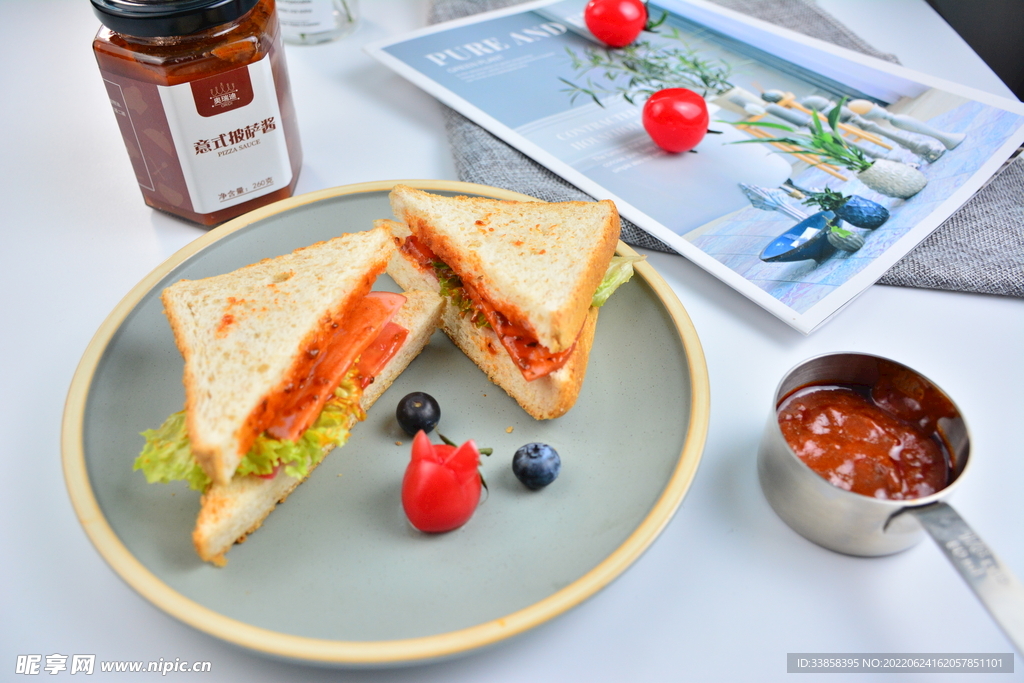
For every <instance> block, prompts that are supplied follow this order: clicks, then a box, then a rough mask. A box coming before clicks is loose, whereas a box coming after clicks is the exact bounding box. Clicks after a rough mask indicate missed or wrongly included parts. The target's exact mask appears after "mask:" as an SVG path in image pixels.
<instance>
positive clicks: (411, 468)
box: [402, 430, 482, 533]
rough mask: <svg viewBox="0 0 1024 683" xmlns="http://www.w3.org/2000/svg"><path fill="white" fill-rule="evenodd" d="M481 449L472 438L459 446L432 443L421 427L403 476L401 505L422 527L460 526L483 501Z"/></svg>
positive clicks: (436, 530)
mask: <svg viewBox="0 0 1024 683" xmlns="http://www.w3.org/2000/svg"><path fill="white" fill-rule="evenodd" d="M479 465H480V451H479V450H477V447H476V444H475V443H474V442H473V441H472V440H469V441H467V442H466V443H464V444H462V445H461V446H459V447H455V446H451V445H449V444H443V443H442V444H432V443H430V438H429V437H428V436H427V434H426V432H424V431H423V430H420V431H419V432H417V433H416V436H415V437H413V440H412V460H411V461H410V462H409V465H408V467H407V468H406V470H405V477H404V478H403V479H402V507H403V508H404V509H405V516H406V517H408V518H409V522H410V523H412V525H413V526H414V527H416V528H417V529H419V530H420V531H425V532H428V533H440V532H444V531H451V530H452V529H457V528H459V527H460V526H462V525H463V524H465V523H466V522H468V521H469V518H470V517H472V516H473V512H474V511H475V510H476V506H477V504H478V503H479V502H480V489H481V486H482V480H481V478H480V471H479V470H478V469H477V468H478V467H479Z"/></svg>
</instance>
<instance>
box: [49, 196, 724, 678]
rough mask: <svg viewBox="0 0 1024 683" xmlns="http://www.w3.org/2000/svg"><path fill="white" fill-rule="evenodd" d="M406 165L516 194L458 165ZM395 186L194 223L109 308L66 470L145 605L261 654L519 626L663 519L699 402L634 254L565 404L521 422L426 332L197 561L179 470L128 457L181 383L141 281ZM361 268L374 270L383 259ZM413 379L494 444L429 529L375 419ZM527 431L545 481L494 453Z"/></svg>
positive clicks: (304, 233) (681, 473)
mask: <svg viewBox="0 0 1024 683" xmlns="http://www.w3.org/2000/svg"><path fill="white" fill-rule="evenodd" d="M405 182H406V183H407V184H410V185H414V186H416V187H420V188H422V189H426V190H430V191H437V192H445V193H461V194H478V195H485V196H492V197H497V198H501V199H528V198H527V197H523V196H522V195H517V194H515V193H511V192H508V191H505V190H498V189H495V188H489V187H484V186H480V185H470V184H466V183H455V182H442V181H405ZM393 185H394V183H393V182H378V183H367V184H362V185H352V186H346V187H341V188H335V189H331V190H325V191H322V192H317V193H313V194H309V195H304V196H301V197H295V198H292V199H290V200H286V201H283V202H279V203H277V204H273V205H271V206H269V207H266V208H264V209H261V210H258V211H255V212H253V213H251V214H248V215H246V216H243V217H241V218H239V219H236V220H234V221H232V222H230V223H227V224H225V225H223V226H221V227H220V228H217V229H216V230H213V231H211V232H210V233H208V234H207V235H204V236H203V237H201V238H200V239H198V240H196V241H195V242H193V243H192V244H190V245H189V246H188V247H186V248H185V249H183V250H181V251H180V252H178V253H177V254H175V255H174V256H173V257H171V258H170V259H169V260H168V261H167V262H166V263H164V264H163V265H161V266H160V267H159V268H157V269H156V270H155V271H154V272H153V273H151V274H150V275H149V276H148V277H146V279H144V280H143V281H142V282H141V283H139V285H137V286H136V287H135V289H133V290H132V291H131V292H130V293H129V294H128V296H127V297H125V299H124V300H123V301H122V302H121V303H120V304H119V305H118V306H117V308H116V309H115V310H114V311H113V312H112V313H111V314H110V316H109V318H108V319H107V320H106V321H105V322H104V323H103V325H102V327H101V328H100V329H99V331H98V332H97V333H96V336H95V338H94V339H93V340H92V342H91V343H90V345H89V347H88V349H87V350H86V353H85V356H84V357H83V359H82V361H81V364H80V366H79V368H78V371H77V373H76V375H75V378H74V380H73V382H72V385H71V389H70V392H69V396H68V402H67V407H66V410H65V416H64V424H63V436H62V449H63V457H64V471H65V477H66V479H67V483H68V488H69V491H70V494H71V499H72V502H73V504H74V507H75V510H76V512H77V514H78V516H79V519H80V521H81V523H82V525H83V526H84V527H85V530H86V532H87V533H88V535H89V537H90V539H91V540H92V542H93V543H94V544H95V545H96V547H97V549H98V550H99V551H100V553H101V554H102V555H103V557H104V558H105V559H106V560H107V562H108V563H110V565H111V566H112V567H113V568H114V570H115V571H116V572H117V573H118V574H120V575H121V576H122V577H123V578H124V579H125V580H126V581H127V582H128V583H129V584H130V585H131V586H132V587H133V588H135V590H137V591H138V592H139V593H141V594H142V595H143V596H144V597H146V598H147V599H148V600H150V601H151V602H153V603H154V604H155V605H157V606H158V607H160V608H161V609H163V610H165V611H166V612H168V613H169V614H172V615H174V616H175V617H177V618H178V619H181V620H182V621H184V622H185V623H187V624H189V625H191V626H193V627H195V628H197V629H200V630H202V631H205V632H207V633H210V634H211V635H214V636H217V637H219V638H222V639H224V640H227V641H229V642H232V643H235V644H238V645H241V646H244V647H248V648H252V649H253V650H256V651H259V652H262V653H265V654H270V655H274V656H280V657H287V658H295V659H301V660H307V661H320V662H329V663H335V664H340V665H374V664H376V665H388V664H396V663H401V662H412V661H424V660H430V659H435V658H441V657H447V656H452V655H455V654H458V653H462V652H466V651H468V650H471V649H474V648H478V647H481V646H484V645H488V644H491V643H494V642H497V641H500V640H502V639H504V638H507V637H510V636H512V635H515V634H517V633H521V632H522V631H524V630H526V629H529V628H532V627H533V626H536V625H537V624H540V623H542V622H544V621H546V620H548V619H550V618H552V617H554V616H556V615H558V614H560V613H562V612H564V611H565V610H567V609H570V608H571V607H573V606H574V605H576V604H578V603H580V602H581V601H582V600H584V599H586V598H587V597H589V596H591V595H593V594H594V593H595V592H597V591H598V590H600V589H601V588H602V587H604V586H605V585H607V584H608V582H609V581H611V580H612V579H614V578H615V577H616V576H618V575H619V574H620V573H621V572H622V571H624V570H625V569H626V568H627V567H628V566H629V565H630V564H631V563H632V562H633V561H634V560H635V559H636V558H637V557H638V556H639V555H640V554H641V553H642V552H643V550H644V549H645V548H646V547H647V546H648V545H649V544H650V543H651V542H652V541H653V540H654V539H655V538H656V537H657V535H658V534H659V533H660V531H661V529H662V528H663V527H664V526H665V524H666V523H667V522H668V521H669V519H670V518H671V516H672V514H673V513H674V512H675V510H676V508H677V507H678V506H679V504H680V502H682V499H683V496H684V495H685V493H686V490H687V488H688V487H689V485H690V482H691V481H692V480H693V476H694V474H695V472H696V470H697V464H698V462H699V461H700V456H701V451H702V449H703V446H704V440H705V436H706V432H707V425H708V410H709V397H708V380H707V368H706V366H705V364H704V357H703V354H702V351H701V348H700V342H699V341H698V339H697V335H696V332H695V331H694V329H693V326H692V324H691V323H690V320H689V318H688V317H687V315H686V312H685V311H684V310H683V307H682V305H681V304H680V303H679V301H678V299H677V298H676V297H675V295H674V294H673V293H672V291H671V289H670V288H669V287H668V286H667V285H666V283H665V282H664V281H663V280H662V279H661V278H660V277H659V276H658V275H657V273H655V272H654V270H653V269H652V268H650V267H649V266H647V265H646V264H640V267H639V268H638V273H639V277H634V279H633V280H632V281H631V282H630V283H628V284H626V285H625V286H623V287H622V288H620V289H619V291H618V292H616V294H615V295H614V296H613V297H612V298H611V300H610V301H609V302H608V303H607V304H606V305H605V306H604V308H603V309H602V310H601V317H600V320H599V322H598V331H597V338H596V341H595V344H594V347H593V351H592V353H591V358H590V366H589V370H588V373H587V378H586V381H585V383H584V385H583V391H582V393H581V395H580V397H579V400H578V402H577V404H576V406H575V407H574V408H573V409H572V410H571V411H570V412H569V413H568V414H567V415H566V416H564V417H562V418H559V419H557V420H552V421H546V422H537V421H534V420H533V419H532V418H530V417H529V416H528V415H526V413H524V412H523V411H522V410H521V409H520V408H519V407H518V405H516V404H515V402H514V401H512V400H511V399H510V398H509V397H508V396H506V395H505V394H504V393H503V392H502V391H501V390H500V389H498V388H497V387H496V386H494V385H492V384H491V383H490V382H489V381H488V380H487V379H486V377H485V376H484V374H483V373H482V372H480V370H479V369H477V367H476V366H475V365H474V364H473V363H472V362H471V361H470V360H469V359H467V358H466V357H465V356H463V355H462V353H460V352H459V351H458V349H456V348H455V347H454V346H453V345H452V344H451V342H449V341H448V339H447V338H446V337H445V336H444V335H443V334H442V333H440V332H438V333H436V334H435V335H434V337H433V338H432V340H431V342H430V344H429V345H428V347H427V349H426V350H425V351H424V352H423V354H422V355H421V356H420V357H419V358H417V359H416V360H415V361H414V362H413V364H412V365H411V366H410V367H409V369H408V370H406V372H404V373H403V374H402V376H401V377H400V378H399V379H398V380H397V381H396V382H395V384H394V385H393V386H392V387H391V389H390V390H389V391H388V392H387V393H386V394H385V395H384V396H383V397H382V398H381V399H380V400H379V401H378V402H377V404H376V405H375V406H374V407H373V408H372V409H371V410H370V414H369V417H368V418H367V420H366V421H365V422H364V423H362V424H360V425H358V426H357V427H356V428H355V430H354V431H353V435H352V438H351V440H350V441H349V443H348V444H347V445H346V446H344V447H343V448H341V449H338V450H336V451H335V452H333V453H332V454H331V455H330V456H329V457H328V458H327V459H326V460H325V461H324V463H323V464H322V465H321V466H320V468H319V469H317V471H316V473H315V474H314V475H313V476H311V477H310V479H309V481H307V482H305V483H304V484H303V485H302V486H300V487H299V488H298V489H297V490H296V491H295V492H294V493H293V494H292V495H291V497H289V498H288V500H287V502H286V503H285V504H283V505H281V506H279V507H278V509H277V510H276V511H275V512H274V513H273V514H271V515H270V517H268V518H267V520H266V522H265V523H264V524H263V526H262V528H260V529H259V531H257V532H256V533H255V534H253V535H252V536H251V537H250V538H249V540H248V541H247V542H246V543H244V544H242V545H239V546H235V547H234V549H232V550H231V552H230V553H228V556H227V557H228V565H227V566H226V567H225V568H222V569H218V568H216V567H213V566H211V565H208V564H204V563H202V562H200V561H199V559H198V558H197V557H196V554H195V552H194V551H193V549H192V546H191V531H192V526H193V523H194V521H195V515H196V512H197V510H198V494H197V493H196V492H194V491H190V490H188V489H187V487H186V486H185V485H184V484H180V485H149V484H146V482H145V479H144V478H143V476H142V475H141V474H140V473H138V472H133V471H132V462H133V460H134V458H135V456H136V454H137V453H138V451H139V449H140V448H141V445H142V439H141V437H139V432H140V431H142V430H144V429H147V428H151V427H156V426H157V425H159V424H160V423H161V422H162V421H163V419H164V418H165V417H166V416H167V415H169V414H170V413H172V412H174V411H176V410H179V409H180V408H181V405H182V402H183V400H184V392H183V389H182V385H181V373H182V361H181V358H180V356H179V355H178V352H177V350H176V349H175V346H174V341H173V337H172V335H171V331H170V329H169V328H168V326H167V322H166V320H165V319H164V317H163V314H162V308H161V304H160V299H159V294H160V291H161V290H162V289H163V287H164V286H166V285H167V284H169V283H171V282H174V281H176V280H178V279H179V278H182V277H187V278H198V277H206V276H209V275H215V274H218V273H223V272H227V271H229V270H233V269H235V268H238V267H240V266H242V265H245V264H247V263H252V262H254V261H257V260H259V259H261V258H265V257H270V256H276V255H278V254H282V253H286V252H289V251H291V250H292V249H294V248H296V247H300V246H304V245H307V244H310V243H312V242H315V241H318V240H322V239H327V238H329V237H332V236H334V235H336V234H338V233H340V232H344V231H354V230H362V229H367V228H369V227H370V225H371V221H372V220H373V219H375V218H388V217H390V213H391V212H390V208H389V205H388V190H389V189H390V188H391V187H392V186H393ZM620 250H621V251H631V250H629V247H627V246H625V245H620ZM378 287H381V288H389V287H390V288H394V284H393V283H392V282H391V281H390V279H389V278H388V277H387V276H382V277H381V278H380V280H378ZM415 390H424V391H427V392H429V393H431V394H433V395H434V396H435V397H436V398H437V399H438V400H439V402H440V404H441V406H442V411H443V416H442V421H441V429H442V430H443V433H444V434H445V435H446V436H449V437H450V438H453V439H455V440H459V441H461V440H465V439H469V438H473V439H475V440H476V441H477V443H478V444H479V445H481V446H491V447H493V448H494V455H493V456H491V457H490V458H485V459H484V460H485V461H484V463H483V468H482V469H483V473H484V475H485V476H486V479H487V481H488V483H489V485H490V494H489V496H488V497H487V498H486V500H485V501H484V502H483V503H482V504H481V505H480V507H479V508H478V509H477V511H476V514H475V515H474V517H473V518H472V520H470V522H469V523H468V524H466V525H465V526H464V527H462V528H461V529H458V530H456V531H454V532H451V533H448V534H441V535H424V534H421V533H419V532H417V531H415V530H413V529H412V528H411V527H410V526H409V524H408V523H407V522H406V520H405V517H404V515H403V512H402V508H401V504H400V500H399V498H400V496H399V491H400V485H401V480H402V474H403V472H404V470H405V466H406V463H407V462H408V459H409V438H408V437H407V436H405V435H404V434H403V433H401V432H400V430H399V429H398V427H397V425H396V424H395V420H394V406H395V404H396V403H397V402H398V399H399V398H401V397H402V396H404V395H405V394H406V393H408V392H410V391H415ZM396 441H402V442H403V444H402V445H397V444H396ZM530 441H544V442H547V443H550V444H552V445H553V446H554V447H555V448H556V449H557V450H558V452H559V453H560V454H561V456H562V473H561V475H560V476H559V478H558V480H557V481H556V482H555V483H554V484H552V485H551V486H550V487H549V488H547V489H545V490H543V491H540V492H530V491H528V490H527V489H526V488H524V487H523V486H522V485H521V484H520V483H519V482H518V481H517V480H516V479H515V477H514V475H513V474H512V470H511V461H512V454H513V453H514V452H515V450H516V449H517V448H518V447H519V446H520V445H522V444H525V443H528V442H530Z"/></svg>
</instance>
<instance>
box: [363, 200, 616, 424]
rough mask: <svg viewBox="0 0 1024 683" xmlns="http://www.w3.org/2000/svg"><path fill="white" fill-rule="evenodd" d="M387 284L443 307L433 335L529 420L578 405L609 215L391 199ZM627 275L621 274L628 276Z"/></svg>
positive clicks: (609, 248) (592, 209) (610, 227)
mask: <svg viewBox="0 0 1024 683" xmlns="http://www.w3.org/2000/svg"><path fill="white" fill-rule="evenodd" d="M391 208H392V212H393V213H394V215H395V218H396V219H397V221H390V220H382V221H378V222H377V225H378V226H383V227H387V229H388V230H389V231H390V232H391V234H392V236H393V237H394V239H395V243H396V245H397V246H398V249H397V251H396V253H395V255H394V256H393V257H392V259H391V262H390V264H389V265H388V274H389V275H391V277H392V278H394V280H395V281H396V282H398V283H399V285H400V286H402V287H404V288H416V289H427V288H429V289H430V290H432V291H436V292H439V293H440V294H442V295H444V296H445V298H446V305H445V309H444V312H443V314H442V320H441V326H442V329H444V331H445V333H446V334H447V335H448V336H449V337H451V339H452V340H453V341H454V342H455V344H456V345H457V346H458V347H459V348H460V349H461V350H462V351H463V352H464V353H465V354H466V355H467V356H469V357H470V358H471V359H472V360H473V361H474V362H475V363H476V364H477V365H478V366H479V367H480V368H481V369H482V370H483V371H484V372H485V373H487V375H488V377H489V378H490V379H491V381H493V382H494V383H495V384H497V385H498V386H500V387H502V388H503V389H504V390H505V391H506V392H507V393H508V394H509V395H510V396H511V397H512V398H514V399H515V400H516V401H517V402H518V403H519V404H520V405H521V406H522V407H523V409H524V410H526V412H527V413H529V414H530V415H531V416H533V417H534V418H536V419H550V418H555V417H559V416H561V415H563V414H565V413H566V412H567V411H568V410H569V409H570V408H571V407H572V406H573V405H574V404H575V402H576V398H577V396H578V395H579V391H580V387H581V385H582V383H583V378H584V376H585V374H586V369H587V361H588V358H589V355H590V349H591V346H592V344H593V339H594V331H595V328H596V325H597V314H598V308H597V306H594V305H592V304H593V302H594V295H595V292H596V291H597V290H598V287H599V286H600V285H601V284H602V282H603V281H605V279H606V275H607V273H608V272H609V265H610V263H611V260H612V257H613V255H614V253H615V247H616V246H617V244H618V238H619V217H618V212H617V211H616V209H615V205H614V204H613V203H612V202H610V201H607V200H606V201H602V202H558V203H547V202H513V201H501V200H494V199H485V198H479V197H446V196H441V195H434V194H430V193H426V192H422V191H420V190H416V189H413V188H410V187H406V186H403V185H398V186H396V187H395V188H394V189H393V190H392V192H391ZM630 272H632V271H631V269H630Z"/></svg>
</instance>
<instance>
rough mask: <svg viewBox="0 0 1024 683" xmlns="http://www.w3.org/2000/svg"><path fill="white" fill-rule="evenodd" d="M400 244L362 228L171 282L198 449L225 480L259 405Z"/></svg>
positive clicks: (172, 314)
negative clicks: (226, 269)
mask: <svg viewBox="0 0 1024 683" xmlns="http://www.w3.org/2000/svg"><path fill="white" fill-rule="evenodd" d="M393 251H394V246H393V242H392V240H391V238H390V236H389V234H388V233H387V231H386V230H384V229H376V230H371V231H367V232H356V233H349V234H345V235H342V236H340V237H336V238H334V239H332V240H328V241H326V242H319V243H317V244H314V245H311V246H309V247H305V248H302V249H296V250H295V251H294V252H292V253H291V254H286V255H284V256H279V257H277V258H273V259H264V260H263V261H260V262H259V263H254V264H252V265H249V266H245V267H243V268H239V269H238V270H236V271H233V272H230V273H226V274H224V275H217V276H215V277H210V278H205V279H202V280H181V281H179V282H177V283H175V284H173V285H171V286H170V287H168V288H167V289H165V290H164V292H163V296H162V300H163V304H164V311H165V313H166V314H167V318H168V320H169V321H170V324H171V329H172V330H173V331H174V340H175V343H176V344H177V345H178V349H179V350H180V351H181V355H182V356H184V358H185V375H184V382H185V413H186V423H187V428H188V432H189V435H190V439H191V443H192V450H193V452H194V453H195V456H196V459H197V461H198V462H199V464H200V466H202V468H203V470H204V471H205V472H206V473H207V475H208V476H209V477H210V478H211V479H212V480H213V481H214V482H215V483H217V484H222V485H226V484H228V483H229V482H230V481H231V477H232V475H233V474H234V472H235V469H236V468H237V467H238V463H239V462H240V461H241V459H242V457H243V456H244V455H245V453H246V452H247V451H248V450H249V447H250V446H251V445H252V442H253V440H254V439H255V436H256V434H258V433H260V432H261V431H262V430H263V427H261V425H260V423H259V420H260V419H261V405H263V404H264V402H265V401H266V400H267V398H268V397H270V396H272V395H274V393H275V392H279V391H282V390H283V389H284V387H285V386H287V385H288V384H289V382H291V375H292V373H293V368H294V367H295V366H296V364H297V363H299V362H300V359H301V357H302V356H303V355H304V354H305V351H306V349H307V347H308V346H309V345H310V344H311V343H312V342H313V340H314V339H315V338H316V336H317V334H318V333H321V332H322V331H323V330H324V329H325V327H326V326H329V325H330V324H331V322H332V320H336V319H339V318H340V317H342V316H343V314H344V312H345V311H347V310H349V308H350V307H351V306H352V305H353V304H354V303H355V302H356V301H358V300H360V299H361V298H362V297H363V296H365V295H366V293H367V292H369V291H370V288H371V287H372V286H373V282H374V280H376V279H377V276H378V275H379V274H380V273H381V272H383V270H384V268H385V267H386V266H387V263H388V259H389V258H390V256H391V254H392V252H393Z"/></svg>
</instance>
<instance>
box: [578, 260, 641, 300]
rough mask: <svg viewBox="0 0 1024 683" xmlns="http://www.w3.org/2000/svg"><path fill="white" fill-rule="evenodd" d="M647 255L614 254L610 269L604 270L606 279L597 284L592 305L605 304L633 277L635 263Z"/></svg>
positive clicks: (609, 265)
mask: <svg viewBox="0 0 1024 683" xmlns="http://www.w3.org/2000/svg"><path fill="white" fill-rule="evenodd" d="M645 258H647V257H646V256H613V257H612V261H611V263H609V264H608V270H606V271H605V272H604V279H603V280H601V284H599V285H598V286H597V291H596V292H594V298H593V299H591V300H590V305H591V306H603V305H604V303H605V302H606V301H608V297H610V296H611V295H612V293H613V292H615V290H616V289H618V288H619V286H620V285H623V284H625V283H627V282H629V279H630V278H631V277H633V264H634V263H636V262H637V261H643V260H644V259H645Z"/></svg>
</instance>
